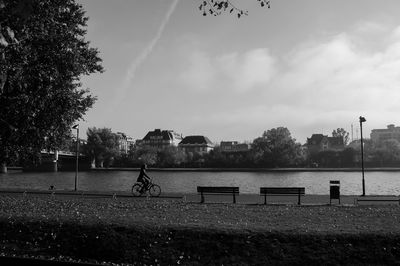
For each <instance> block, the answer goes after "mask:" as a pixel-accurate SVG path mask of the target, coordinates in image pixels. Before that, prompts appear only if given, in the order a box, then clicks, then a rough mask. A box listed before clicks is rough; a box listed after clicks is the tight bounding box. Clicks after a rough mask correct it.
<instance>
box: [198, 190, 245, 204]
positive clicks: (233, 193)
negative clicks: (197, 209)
mask: <svg viewBox="0 0 400 266" xmlns="http://www.w3.org/2000/svg"><path fill="white" fill-rule="evenodd" d="M197 192H198V193H199V194H200V195H201V201H200V203H204V195H206V194H220V195H226V194H232V196H233V203H236V195H237V194H239V187H197Z"/></svg>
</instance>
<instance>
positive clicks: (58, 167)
mask: <svg viewBox="0 0 400 266" xmlns="http://www.w3.org/2000/svg"><path fill="white" fill-rule="evenodd" d="M41 156H42V158H41V163H40V164H39V165H24V166H23V168H24V170H27V171H53V172H57V171H73V170H75V169H76V153H75V152H70V151H47V150H42V151H41ZM78 166H79V170H87V169H89V168H90V159H89V158H88V157H87V156H86V155H84V154H83V153H79V154H78Z"/></svg>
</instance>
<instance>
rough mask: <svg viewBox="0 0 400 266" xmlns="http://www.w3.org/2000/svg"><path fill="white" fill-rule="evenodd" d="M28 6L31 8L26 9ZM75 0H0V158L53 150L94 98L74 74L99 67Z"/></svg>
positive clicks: (84, 17)
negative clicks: (86, 38)
mask: <svg viewBox="0 0 400 266" xmlns="http://www.w3.org/2000/svg"><path fill="white" fill-rule="evenodd" d="M32 10H33V11H32ZM87 20H88V18H87V17H86V16H85V12H84V10H83V8H82V6H81V5H80V4H77V3H76V1H75V0H0V33H1V35H0V57H1V58H0V62H1V64H0V79H1V82H0V85H1V87H0V89H1V90H0V128H1V130H0V162H2V163H3V164H4V163H5V162H6V161H7V159H8V158H9V157H10V156H11V155H12V153H14V152H18V153H19V154H20V155H22V156H24V157H27V156H31V157H32V156H33V157H36V155H38V154H40V151H41V150H42V149H45V148H46V149H57V148H58V147H59V146H60V145H61V144H62V141H63V139H65V137H66V136H67V135H69V134H70V127H71V125H72V124H73V123H75V122H76V121H77V120H79V119H81V118H82V117H83V115H84V114H85V113H86V111H87V110H88V109H89V108H90V107H92V105H93V103H94V102H95V97H93V96H92V95H90V94H89V91H88V90H87V89H82V88H81V83H80V82H79V81H80V78H81V77H82V76H83V75H89V74H91V73H94V72H102V71H103V68H102V66H101V64H100V62H101V59H100V58H99V56H98V50H97V49H94V48H91V47H90V46H89V42H88V41H86V40H85V38H84V37H85V34H86V26H87Z"/></svg>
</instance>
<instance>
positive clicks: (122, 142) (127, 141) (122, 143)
mask: <svg viewBox="0 0 400 266" xmlns="http://www.w3.org/2000/svg"><path fill="white" fill-rule="evenodd" d="M117 136H118V145H119V151H120V152H121V153H124V154H127V153H128V151H129V150H130V149H132V147H133V144H134V143H135V142H134V141H133V138H132V137H129V136H128V135H126V134H125V133H122V132H117Z"/></svg>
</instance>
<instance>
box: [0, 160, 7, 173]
mask: <svg viewBox="0 0 400 266" xmlns="http://www.w3.org/2000/svg"><path fill="white" fill-rule="evenodd" d="M0 173H2V174H6V173H7V164H6V163H5V162H3V163H1V166H0Z"/></svg>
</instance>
